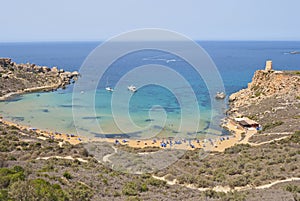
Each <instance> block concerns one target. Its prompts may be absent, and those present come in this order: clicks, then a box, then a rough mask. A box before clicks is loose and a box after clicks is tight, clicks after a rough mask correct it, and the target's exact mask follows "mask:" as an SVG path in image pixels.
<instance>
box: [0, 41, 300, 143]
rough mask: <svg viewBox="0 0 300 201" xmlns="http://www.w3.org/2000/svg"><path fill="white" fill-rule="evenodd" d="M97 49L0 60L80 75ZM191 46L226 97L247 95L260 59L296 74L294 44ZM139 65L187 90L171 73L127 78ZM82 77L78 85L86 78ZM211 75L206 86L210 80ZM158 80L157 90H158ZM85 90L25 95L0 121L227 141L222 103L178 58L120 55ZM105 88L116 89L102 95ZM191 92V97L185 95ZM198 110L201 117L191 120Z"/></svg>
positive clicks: (18, 49)
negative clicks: (207, 62) (208, 62)
mask: <svg viewBox="0 0 300 201" xmlns="http://www.w3.org/2000/svg"><path fill="white" fill-rule="evenodd" d="M99 44H100V43H99V42H43V43H0V57H9V58H12V60H13V61H14V62H16V63H27V62H30V63H35V64H37V65H41V66H48V67H53V66H57V67H58V68H63V69H65V70H66V71H80V68H81V66H82V65H83V63H84V61H85V59H86V57H87V56H88V55H89V54H90V53H91V51H93V50H94V49H95V48H96V47H97V46H98V45H99ZM198 44H199V45H200V46H201V47H202V48H203V49H204V50H205V51H206V52H207V53H208V55H210V57H211V59H212V60H213V62H214V63H215V65H216V67H217V69H218V72H219V74H220V75H221V78H222V81H223V85H224V89H225V92H226V94H228V95H229V94H231V93H234V92H236V91H238V90H240V89H242V88H246V87H247V83H249V82H250V81H251V78H252V76H253V74H254V72H255V71H256V70H258V69H263V68H264V66H265V62H266V60H272V61H273V68H274V69H278V70H300V54H290V52H293V51H300V42H292V41H291V42H262V41H260V42H255V41H251V42H248V41H247V42H246V41H236V42H232V41H203V42H198ZM145 65H149V66H148V68H152V69H156V67H158V66H167V67H169V68H170V69H173V70H174V71H172V72H176V73H177V74H179V75H180V76H181V77H182V78H184V80H185V81H186V83H188V86H190V87H188V88H187V87H185V86H187V85H184V84H183V82H181V81H179V79H177V80H174V79H172V78H171V77H172V73H169V72H168V71H166V72H165V73H164V72H160V71H159V72H157V71H147V74H143V76H134V74H133V75H131V76H130V75H129V76H126V75H127V73H128V72H130V71H132V70H134V69H138V67H140V66H145ZM151 65H152V67H151ZM100 68H101V67H100ZM93 70H95V71H96V70H97V69H93ZM141 72H142V71H141ZM176 73H175V74H176ZM175 74H174V75H175ZM82 76H83V77H82V78H80V79H83V78H84V76H85V74H82ZM213 76H214V75H211V79H214V77H213ZM148 78H149V80H150V81H149V82H148V83H150V84H148V85H142V83H143V82H142V81H145V79H148ZM151 79H152V80H153V83H152V84H151ZM206 79H210V77H208V78H207V77H206ZM120 80H121V81H120ZM154 80H155V81H154ZM90 81H91V83H93V82H96V81H97V80H92V79H91V80H90ZM160 81H161V83H164V84H162V85H160V84H159V83H160ZM79 83H80V81H79ZM0 84H1V83H0ZM130 84H134V85H135V86H137V87H138V91H137V92H135V93H131V92H129V91H128V90H127V86H128V85H130ZM87 86H89V83H88V84H87V85H86V86H85V87H86V88H83V89H82V90H79V91H78V90H76V91H75V92H73V89H74V88H76V84H75V85H74V84H72V85H70V86H68V87H67V88H66V89H59V90H57V91H54V92H47V93H32V94H26V95H22V96H18V97H15V98H13V99H11V100H9V101H2V102H0V114H1V115H2V116H3V117H4V118H6V119H9V120H11V121H14V122H17V123H20V124H24V125H28V126H31V127H37V128H41V129H46V130H51V131H57V132H66V133H76V134H79V135H85V136H89V137H93V136H96V137H112V136H121V135H122V136H123V137H145V138H148V137H154V136H165V137H166V136H175V135H183V136H190V137H195V136H200V137H201V136H204V135H212V136H214V135H217V136H218V135H224V134H226V132H225V131H224V130H222V128H220V126H219V124H220V120H221V119H222V118H224V116H225V111H226V108H227V102H226V101H227V100H226V99H225V100H215V99H214V98H212V97H214V95H215V93H216V91H212V92H211V91H209V90H208V88H207V86H206V82H205V79H204V78H203V77H201V75H198V74H197V73H196V72H195V70H193V68H192V67H191V66H190V64H189V63H188V62H187V61H186V60H185V59H184V58H181V57H180V56H178V55H173V54H171V53H166V52H162V51H156V50H147V49H145V50H140V51H136V52H132V53H129V54H127V55H123V56H122V57H119V58H118V59H117V60H115V61H114V62H112V63H111V65H110V66H109V67H108V70H106V71H105V73H104V74H103V76H102V77H101V79H99V82H96V88H95V89H93V88H92V87H91V88H89V87H87ZM106 86H111V87H113V88H116V90H115V91H114V92H112V93H111V92H108V91H106V90H105V87H106ZM165 86H168V87H165ZM79 88H80V87H79ZM190 89H191V90H192V91H193V95H191V94H190V93H189V90H190ZM218 89H219V88H218ZM216 90H217V88H216ZM210 93H213V94H210ZM87 99H88V100H87ZM91 103H93V104H91ZM182 107H184V109H182ZM198 109H199V111H200V116H197V115H196V116H195V111H196V110H198ZM74 114H75V115H74ZM182 119H184V120H182ZM195 125H196V128H195Z"/></svg>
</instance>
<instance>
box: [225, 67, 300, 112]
mask: <svg viewBox="0 0 300 201" xmlns="http://www.w3.org/2000/svg"><path fill="white" fill-rule="evenodd" d="M298 96H300V73H299V72H282V71H270V72H267V71H264V70H258V71H256V72H255V74H254V76H253V78H252V82H250V83H249V84H248V88H246V89H243V90H241V91H239V92H237V93H234V94H232V95H231V96H230V97H229V101H230V102H231V106H233V107H240V106H245V105H251V104H253V103H254V104H258V103H259V102H261V101H262V100H264V99H266V98H269V97H276V98H278V99H279V98H284V99H287V100H289V101H295V100H297V97H298Z"/></svg>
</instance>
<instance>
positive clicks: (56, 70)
mask: <svg viewBox="0 0 300 201" xmlns="http://www.w3.org/2000/svg"><path fill="white" fill-rule="evenodd" d="M51 71H52V72H55V73H58V72H59V71H58V69H57V67H56V66H54V67H52V68H51Z"/></svg>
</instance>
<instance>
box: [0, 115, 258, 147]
mask: <svg viewBox="0 0 300 201" xmlns="http://www.w3.org/2000/svg"><path fill="white" fill-rule="evenodd" d="M1 121H2V123H3V124H5V125H7V126H15V127H17V128H19V129H20V130H24V129H25V130H28V131H30V130H32V131H34V132H36V133H37V134H38V138H39V139H42V140H46V139H55V140H58V141H60V142H59V144H60V146H62V145H63V144H64V143H67V142H68V143H70V144H72V145H76V144H79V143H89V142H109V143H111V144H115V145H118V144H119V145H127V146H129V147H134V148H146V147H159V148H162V149H169V148H171V149H181V150H194V149H199V148H203V149H204V150H205V151H217V152H223V151H225V149H226V148H229V147H232V146H234V145H236V144H245V143H248V140H249V138H250V137H251V136H252V135H254V134H255V133H256V132H257V131H256V130H247V129H244V128H243V127H241V126H240V125H238V124H237V123H236V122H234V120H232V119H229V118H228V119H227V121H226V122H225V123H224V125H223V126H224V127H226V128H227V129H228V130H229V131H230V132H231V133H232V135H229V136H219V137H216V138H214V139H204V140H203V139H202V140H200V139H183V138H182V139H180V140H176V141H175V140H170V139H167V138H162V139H143V140H138V139H121V138H87V137H84V136H77V135H74V134H68V133H59V132H52V131H46V130H40V129H38V128H32V127H29V126H24V125H21V124H17V123H14V122H11V121H8V120H5V119H1ZM242 133H245V136H244V137H243V136H242ZM162 144H164V146H162Z"/></svg>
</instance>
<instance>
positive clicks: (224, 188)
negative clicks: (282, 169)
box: [152, 175, 300, 193]
mask: <svg viewBox="0 0 300 201" xmlns="http://www.w3.org/2000/svg"><path fill="white" fill-rule="evenodd" d="M152 177H153V178H154V179H158V180H161V181H165V182H167V184H168V185H171V186H172V185H179V186H182V187H186V188H189V189H193V190H199V191H207V190H214V191H216V192H224V193H227V192H230V191H234V190H236V191H245V190H249V189H266V188H271V187H272V186H274V185H276V184H280V183H284V182H289V181H300V178H298V177H292V178H289V179H284V180H276V181H274V182H271V183H270V184H265V185H261V186H256V187H254V186H249V185H248V186H244V187H235V188H234V189H232V188H230V187H229V186H215V187H213V188H197V187H196V186H194V185H193V184H178V182H177V180H176V179H174V180H173V181H170V180H167V179H166V178H165V177H158V176H155V175H152Z"/></svg>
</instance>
